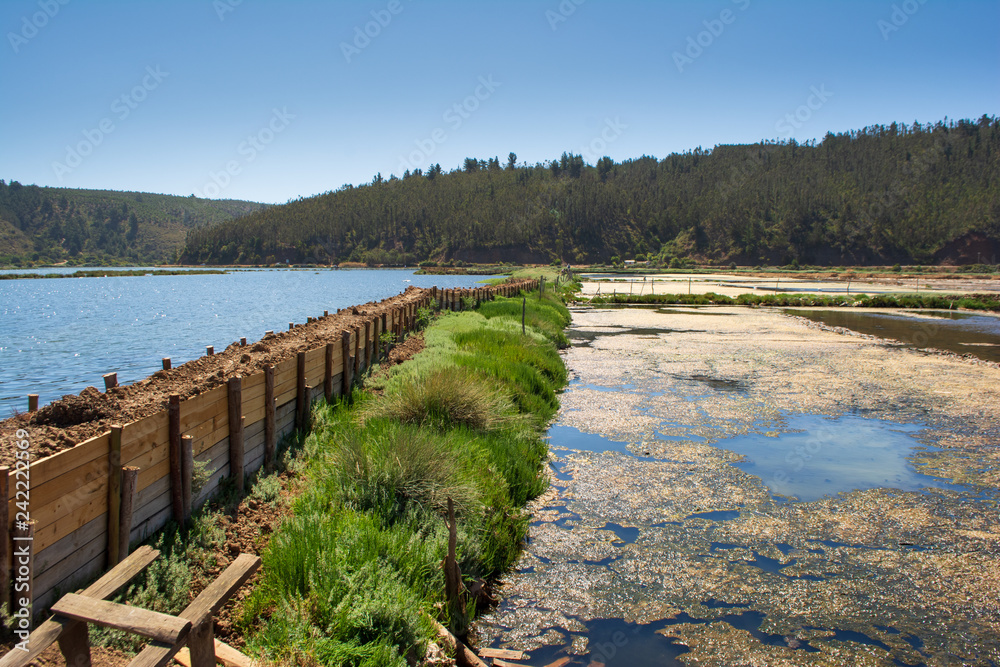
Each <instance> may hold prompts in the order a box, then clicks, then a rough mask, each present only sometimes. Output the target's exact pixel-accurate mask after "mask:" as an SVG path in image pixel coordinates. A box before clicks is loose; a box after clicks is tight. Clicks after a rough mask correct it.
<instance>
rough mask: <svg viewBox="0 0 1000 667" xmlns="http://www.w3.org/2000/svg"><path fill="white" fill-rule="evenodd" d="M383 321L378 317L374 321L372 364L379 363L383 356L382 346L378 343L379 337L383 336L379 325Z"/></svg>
mask: <svg viewBox="0 0 1000 667" xmlns="http://www.w3.org/2000/svg"><path fill="white" fill-rule="evenodd" d="M381 321H382V319H381V318H380V317H378V316H377V315H376V316H375V319H373V320H372V363H377V362H378V360H379V359H380V358H381V356H382V354H381V352H382V350H381V349H380V348H381V346H380V345H379V343H378V339H379V336H380V335H381V331H379V323H380V322H381Z"/></svg>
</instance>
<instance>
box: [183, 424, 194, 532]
mask: <svg viewBox="0 0 1000 667" xmlns="http://www.w3.org/2000/svg"><path fill="white" fill-rule="evenodd" d="M193 477H194V438H193V437H192V436H190V435H182V436H181V495H182V496H183V499H184V521H185V522H187V521H188V519H190V518H191V505H192V504H193V502H194V498H192V497H191V482H192V480H193Z"/></svg>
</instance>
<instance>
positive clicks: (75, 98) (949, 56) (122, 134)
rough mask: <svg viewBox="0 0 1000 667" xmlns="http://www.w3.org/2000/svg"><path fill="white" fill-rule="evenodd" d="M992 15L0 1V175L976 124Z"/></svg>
mask: <svg viewBox="0 0 1000 667" xmlns="http://www.w3.org/2000/svg"><path fill="white" fill-rule="evenodd" d="M998 25H1000V2H997V1H996V0H980V1H971V0H948V1H947V2H945V0H923V1H921V0H906V1H898V0H897V1H896V2H893V1H885V2H882V1H875V0H867V1H864V2H861V1H859V0H837V1H835V2H834V1H825V2H813V1H803V0H798V1H797V2H791V1H787V0H771V1H765V0H711V1H703V2H694V1H673V0H659V1H657V2H652V1H649V2H637V1H631V2H630V1H624V2H623V1H615V2H611V1H610V0H562V1H561V2H560V1H559V0H539V1H529V0H504V1H500V0H494V1H481V2H480V1H470V0H466V2H444V1H434V0H375V1H365V2H329V1H326V2H320V1H318V0H315V1H311V2H305V1H297V0H285V1H284V2H278V1H276V0H169V1H167V0H163V1H131V2H126V1H124V0H123V1H120V2H105V1H101V0H4V1H3V3H2V4H0V30H2V33H3V37H4V39H3V44H0V82H2V86H3V90H4V93H5V94H4V102H3V104H2V105H0V178H4V179H7V180H8V181H9V180H18V181H21V182H22V183H37V184H39V185H50V186H64V187H80V188H102V189H114V190H141V191H149V192H165V193H169V194H179V195H190V194H192V193H197V194H199V195H201V196H208V197H212V198H233V199H249V200H255V201H264V202H284V201H286V200H288V199H294V198H297V197H299V196H310V195H314V194H318V193H321V192H325V191H328V190H333V189H336V188H338V187H340V186H341V185H343V184H345V183H354V184H357V183H362V182H367V181H370V180H371V178H372V176H373V175H374V174H375V173H377V172H381V173H382V174H383V176H385V177H388V176H389V175H390V174H392V173H396V174H397V175H401V172H402V170H403V169H405V168H407V167H411V166H417V167H421V168H426V167H427V166H428V165H429V164H431V163H434V162H439V163H441V165H442V166H443V167H444V169H445V170H449V169H451V168H454V167H456V166H458V165H459V164H460V163H461V161H462V160H463V159H464V158H465V157H467V156H474V157H477V158H481V159H486V158H488V157H493V156H499V157H500V159H501V160H502V161H505V160H506V156H507V154H508V153H509V152H511V151H513V152H515V153H517V155H518V160H519V161H527V162H530V163H534V162H542V161H545V160H548V159H551V158H554V157H558V156H559V155H560V154H561V153H562V152H563V151H573V152H577V153H583V154H584V155H585V157H586V158H587V159H588V161H589V162H591V163H592V162H593V161H594V160H596V159H597V158H599V157H601V156H602V155H605V154H606V155H609V156H611V157H612V158H614V159H615V160H622V159H628V158H631V157H638V156H640V155H643V154H646V155H655V156H657V157H663V156H664V155H667V154H669V153H671V152H675V151H676V152H682V151H686V150H689V149H693V148H695V147H697V146H702V147H704V148H710V147H712V146H715V145H717V144H726V143H744V142H753V141H758V140H761V139H787V138H795V139H797V140H799V141H805V140H808V139H811V138H822V136H823V135H824V134H825V133H826V132H827V130H833V131H843V130H849V129H856V128H860V127H864V126H867V125H872V124H880V123H886V124H888V123H891V122H892V121H899V122H906V123H912V122H913V121H914V120H919V121H921V122H926V121H937V120H941V119H943V118H944V117H946V116H947V117H948V118H952V119H958V118H965V117H972V118H978V117H979V116H981V115H982V114H990V115H996V114H998V112H1000V75H998V72H1000V37H998V35H1000V31H998V30H997V26H998ZM366 33H367V34H366Z"/></svg>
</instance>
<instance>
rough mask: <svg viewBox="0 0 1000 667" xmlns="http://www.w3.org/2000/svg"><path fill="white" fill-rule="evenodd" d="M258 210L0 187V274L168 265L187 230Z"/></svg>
mask: <svg viewBox="0 0 1000 667" xmlns="http://www.w3.org/2000/svg"><path fill="white" fill-rule="evenodd" d="M262 207H263V206H262V205H261V204H256V203H252V202H245V201H235V200H218V201H216V200H209V199H196V198H194V197H176V196H172V195H158V194H150V193H146V192H114V191H110V190H72V189H68V188H43V187H38V186H36V185H21V184H20V183H18V182H17V181H11V182H10V183H9V184H8V183H6V182H4V181H2V180H0V266H3V265H15V266H25V265H28V264H29V263H47V264H51V263H57V262H62V261H67V262H68V263H70V264H153V263H161V262H165V261H173V260H174V259H175V258H176V256H177V253H178V251H179V250H180V249H181V248H182V247H183V245H184V240H185V236H186V234H187V232H188V230H189V229H194V228H198V227H203V226H211V225H213V224H217V223H220V222H222V221H224V220H229V219H231V218H233V217H235V216H238V215H245V214H247V213H251V212H253V211H256V210H259V209H261V208H262Z"/></svg>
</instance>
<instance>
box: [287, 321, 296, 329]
mask: <svg viewBox="0 0 1000 667" xmlns="http://www.w3.org/2000/svg"><path fill="white" fill-rule="evenodd" d="M294 328H295V322H289V323H288V330H289V331H291V330H292V329H294Z"/></svg>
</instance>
